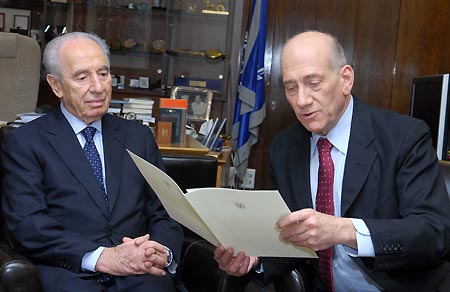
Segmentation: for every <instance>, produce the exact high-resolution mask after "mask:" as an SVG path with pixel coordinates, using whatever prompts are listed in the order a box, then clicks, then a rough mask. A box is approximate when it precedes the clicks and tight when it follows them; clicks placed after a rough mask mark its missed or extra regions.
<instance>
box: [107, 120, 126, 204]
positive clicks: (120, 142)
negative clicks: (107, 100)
mask: <svg viewBox="0 0 450 292" xmlns="http://www.w3.org/2000/svg"><path fill="white" fill-rule="evenodd" d="M102 131H103V150H104V153H105V177H106V187H107V190H108V199H109V207H110V210H113V207H114V203H115V202H116V200H117V196H118V193H119V184H120V177H121V169H122V158H123V155H124V153H125V151H124V149H125V137H124V133H123V132H122V131H121V128H120V127H119V125H118V124H117V123H116V122H115V120H114V118H112V117H111V116H109V115H105V116H104V117H103V119H102Z"/></svg>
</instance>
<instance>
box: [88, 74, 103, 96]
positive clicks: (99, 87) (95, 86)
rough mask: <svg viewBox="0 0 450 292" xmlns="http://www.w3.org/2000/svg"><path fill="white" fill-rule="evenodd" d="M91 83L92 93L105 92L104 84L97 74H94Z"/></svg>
mask: <svg viewBox="0 0 450 292" xmlns="http://www.w3.org/2000/svg"><path fill="white" fill-rule="evenodd" d="M90 81H91V87H90V89H91V91H94V92H100V91H103V89H104V86H103V83H102V81H101V80H100V77H99V76H98V75H97V74H93V75H92V76H91V78H90Z"/></svg>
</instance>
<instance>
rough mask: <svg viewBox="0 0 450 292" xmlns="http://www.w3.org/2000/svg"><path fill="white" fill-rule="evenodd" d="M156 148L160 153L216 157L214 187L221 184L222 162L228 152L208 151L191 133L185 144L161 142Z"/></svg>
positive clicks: (227, 156)
mask: <svg viewBox="0 0 450 292" xmlns="http://www.w3.org/2000/svg"><path fill="white" fill-rule="evenodd" d="M158 148H159V151H161V153H170V154H187V155H209V156H213V157H215V158H216V159H217V178H216V187H220V186H221V181H222V168H223V166H224V164H225V163H226V162H227V161H228V159H229V155H230V152H226V153H222V152H210V151H209V149H208V148H206V147H205V146H203V144H202V143H200V142H198V141H197V140H196V139H195V138H193V137H192V136H191V135H187V136H186V144H174V143H171V144H163V143H158Z"/></svg>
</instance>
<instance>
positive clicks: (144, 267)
mask: <svg viewBox="0 0 450 292" xmlns="http://www.w3.org/2000/svg"><path fill="white" fill-rule="evenodd" d="M122 240H123V242H122V243H121V244H120V245H117V246H115V247H108V248H105V249H104V250H103V252H102V254H101V255H100V257H99V259H98V261H97V265H96V267H95V270H96V272H103V273H108V274H110V275H114V276H128V275H138V274H153V275H157V276H164V275H165V274H166V272H165V271H164V268H165V267H166V264H167V250H166V248H165V247H164V246H163V245H162V244H160V243H158V242H156V241H152V240H150V235H148V234H146V235H144V236H140V237H136V238H134V239H132V238H129V237H124V238H123V239H122Z"/></svg>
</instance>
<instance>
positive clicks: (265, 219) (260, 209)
mask: <svg viewBox="0 0 450 292" xmlns="http://www.w3.org/2000/svg"><path fill="white" fill-rule="evenodd" d="M128 153H129V154H130V155H131V157H132V159H133V161H134V162H135V163H136V165H137V167H138V168H139V170H140V171H141V173H142V175H143V176H144V178H145V179H146V180H147V182H148V183H149V185H150V186H151V187H152V189H153V190H154V191H155V192H156V194H157V196H158V197H159V199H160V201H161V203H162V204H163V205H164V207H165V208H166V210H167V212H168V213H169V215H170V217H171V218H173V219H174V220H176V221H178V222H179V223H180V224H182V225H184V226H186V227H187V228H189V229H191V230H192V231H194V232H195V233H197V234H198V235H200V236H201V237H203V238H204V239H206V240H207V241H209V242H210V243H212V244H213V245H215V246H218V245H219V244H222V245H223V246H225V247H232V248H233V249H234V250H235V251H236V252H238V251H244V252H245V253H246V254H247V255H252V256H268V257H302V258H305V257H306V258H313V257H317V256H316V253H315V252H314V251H313V250H311V249H308V248H298V247H295V246H293V245H290V244H286V243H283V242H282V241H280V240H279V239H278V236H279V230H277V229H276V228H275V223H276V221H277V220H278V219H279V218H281V217H282V216H284V215H287V214H289V213H290V210H289V208H288V207H287V205H286V203H285V202H284V201H283V198H282V197H281V195H280V194H279V192H278V191H276V190H275V191H244V190H235V189H225V188H200V189H192V190H188V193H187V194H183V192H182V191H181V189H180V188H179V187H178V185H177V184H176V183H175V182H174V181H173V180H172V179H171V178H170V177H169V176H168V175H167V174H166V173H164V172H163V171H161V170H160V169H158V168H157V167H155V166H154V165H152V164H151V163H149V162H147V161H145V160H144V159H142V158H140V157H139V156H137V155H135V154H134V153H132V152H131V151H128Z"/></svg>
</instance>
